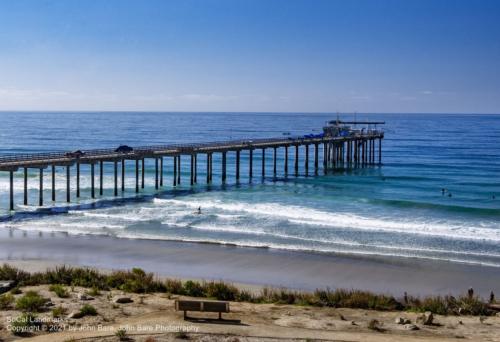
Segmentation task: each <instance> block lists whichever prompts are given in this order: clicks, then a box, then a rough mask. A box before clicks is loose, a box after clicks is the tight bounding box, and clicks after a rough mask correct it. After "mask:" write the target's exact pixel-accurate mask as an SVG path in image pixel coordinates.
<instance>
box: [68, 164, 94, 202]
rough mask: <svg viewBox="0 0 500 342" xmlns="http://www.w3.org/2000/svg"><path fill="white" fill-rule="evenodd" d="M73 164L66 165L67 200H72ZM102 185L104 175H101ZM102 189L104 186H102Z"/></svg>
mask: <svg viewBox="0 0 500 342" xmlns="http://www.w3.org/2000/svg"><path fill="white" fill-rule="evenodd" d="M101 174H102V162H101ZM70 182H71V166H69V165H68V166H66V202H68V203H69V202H71V186H70V184H71V183H70ZM101 185H102V177H101ZM101 191H102V186H101Z"/></svg>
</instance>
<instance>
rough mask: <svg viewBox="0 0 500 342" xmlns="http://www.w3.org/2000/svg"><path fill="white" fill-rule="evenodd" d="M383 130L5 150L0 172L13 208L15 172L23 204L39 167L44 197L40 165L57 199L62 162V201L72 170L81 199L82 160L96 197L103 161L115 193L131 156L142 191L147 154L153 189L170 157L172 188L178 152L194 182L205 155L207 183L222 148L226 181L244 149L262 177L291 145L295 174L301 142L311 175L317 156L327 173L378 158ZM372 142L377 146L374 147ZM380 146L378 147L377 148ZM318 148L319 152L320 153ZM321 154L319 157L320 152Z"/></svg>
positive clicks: (68, 199) (158, 184) (176, 181)
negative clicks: (20, 176) (20, 175)
mask: <svg viewBox="0 0 500 342" xmlns="http://www.w3.org/2000/svg"><path fill="white" fill-rule="evenodd" d="M383 138H384V133H383V132H382V131H379V130H367V131H364V130H363V131H357V132H352V133H350V134H349V135H348V136H321V137H318V136H303V137H280V138H274V139H252V140H248V139H247V140H232V141H219V142H208V143H196V144H172V145H158V146H140V147H133V148H130V147H124V148H121V149H120V148H119V149H95V150H85V151H73V152H51V153H32V154H4V155H0V171H3V172H9V176H10V188H9V210H11V211H12V210H14V208H15V203H14V190H15V189H14V174H15V173H16V172H18V171H19V170H22V171H24V189H23V190H24V202H23V203H24V205H28V186H27V183H28V169H36V170H38V172H39V199H38V205H39V206H43V205H44V198H43V193H44V191H43V189H44V183H43V174H44V170H46V169H49V168H50V172H51V174H52V184H51V190H52V191H51V194H52V198H51V200H52V201H53V202H55V201H56V187H55V173H56V168H60V167H63V168H65V170H66V202H68V203H69V202H71V186H70V185H71V184H70V182H71V171H72V168H75V169H76V197H77V198H80V165H84V164H87V165H90V173H91V187H90V188H91V198H92V199H94V198H96V184H95V180H96V178H97V177H96V174H95V173H96V172H95V171H96V166H97V165H98V166H99V177H98V180H99V187H98V190H99V196H102V195H103V174H104V167H105V163H112V164H113V170H114V195H115V196H118V193H119V191H118V189H119V187H118V170H119V165H120V166H121V191H122V192H123V191H125V177H126V175H125V161H127V160H133V161H135V192H136V193H138V192H140V189H143V188H144V178H145V159H154V163H155V189H157V190H158V189H159V188H160V187H163V186H164V176H163V173H164V172H163V171H164V165H163V164H164V158H168V157H171V158H173V179H172V185H173V186H174V187H175V186H177V185H179V184H180V182H181V160H182V158H181V157H182V156H184V157H188V158H189V160H190V172H189V174H190V184H191V185H194V184H196V183H198V177H197V174H198V166H197V160H198V156H199V155H205V158H206V172H205V176H206V183H207V184H210V183H211V182H212V173H213V172H212V171H213V163H212V161H213V154H214V153H220V154H221V158H220V162H221V165H220V168H221V181H222V182H223V183H224V182H226V178H227V153H235V156H236V159H235V160H236V165H235V173H236V174H235V177H236V180H237V181H239V179H240V170H241V165H240V164H241V163H240V155H241V153H248V177H249V179H252V177H254V175H253V169H254V167H253V158H254V157H253V155H254V152H255V151H256V150H257V151H260V152H261V153H262V157H261V158H260V160H261V164H262V168H261V170H262V171H261V177H265V176H266V175H265V172H266V167H265V163H266V150H271V151H272V153H273V158H272V163H273V176H276V174H277V153H278V150H280V149H281V150H284V165H283V171H284V174H285V175H288V173H289V163H288V159H289V149H294V150H295V157H294V159H293V174H294V175H295V176H298V173H299V147H303V150H305V158H304V170H305V174H306V175H309V167H310V166H311V165H310V161H313V165H312V166H311V168H312V169H314V173H315V174H318V170H319V165H320V159H321V160H322V164H323V170H324V171H325V172H326V171H327V170H328V169H330V168H339V167H344V166H348V167H364V166H368V165H375V164H377V163H379V164H380V163H381V162H382V139H383ZM376 145H378V146H377V147H378V148H376ZM310 147H311V148H312V152H313V153H314V156H313V157H312V158H310V156H309V150H310ZM377 150H378V151H377ZM320 151H321V154H320ZM320 155H321V157H320Z"/></svg>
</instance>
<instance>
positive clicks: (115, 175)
mask: <svg viewBox="0 0 500 342" xmlns="http://www.w3.org/2000/svg"><path fill="white" fill-rule="evenodd" d="M113 166H114V169H113V171H114V182H115V191H114V194H115V196H118V162H117V161H116V160H115V161H114V162H113Z"/></svg>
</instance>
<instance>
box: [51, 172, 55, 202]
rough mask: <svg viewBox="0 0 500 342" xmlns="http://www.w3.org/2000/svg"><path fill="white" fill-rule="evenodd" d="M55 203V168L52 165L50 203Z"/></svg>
mask: <svg viewBox="0 0 500 342" xmlns="http://www.w3.org/2000/svg"><path fill="white" fill-rule="evenodd" d="M55 201H56V166H55V165H52V202H55Z"/></svg>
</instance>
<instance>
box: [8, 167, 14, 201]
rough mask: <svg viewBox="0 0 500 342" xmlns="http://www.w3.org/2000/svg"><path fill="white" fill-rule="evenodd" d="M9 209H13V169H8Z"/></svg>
mask: <svg viewBox="0 0 500 342" xmlns="http://www.w3.org/2000/svg"><path fill="white" fill-rule="evenodd" d="M9 181H10V186H9V210H10V211H12V210H14V171H9Z"/></svg>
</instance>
